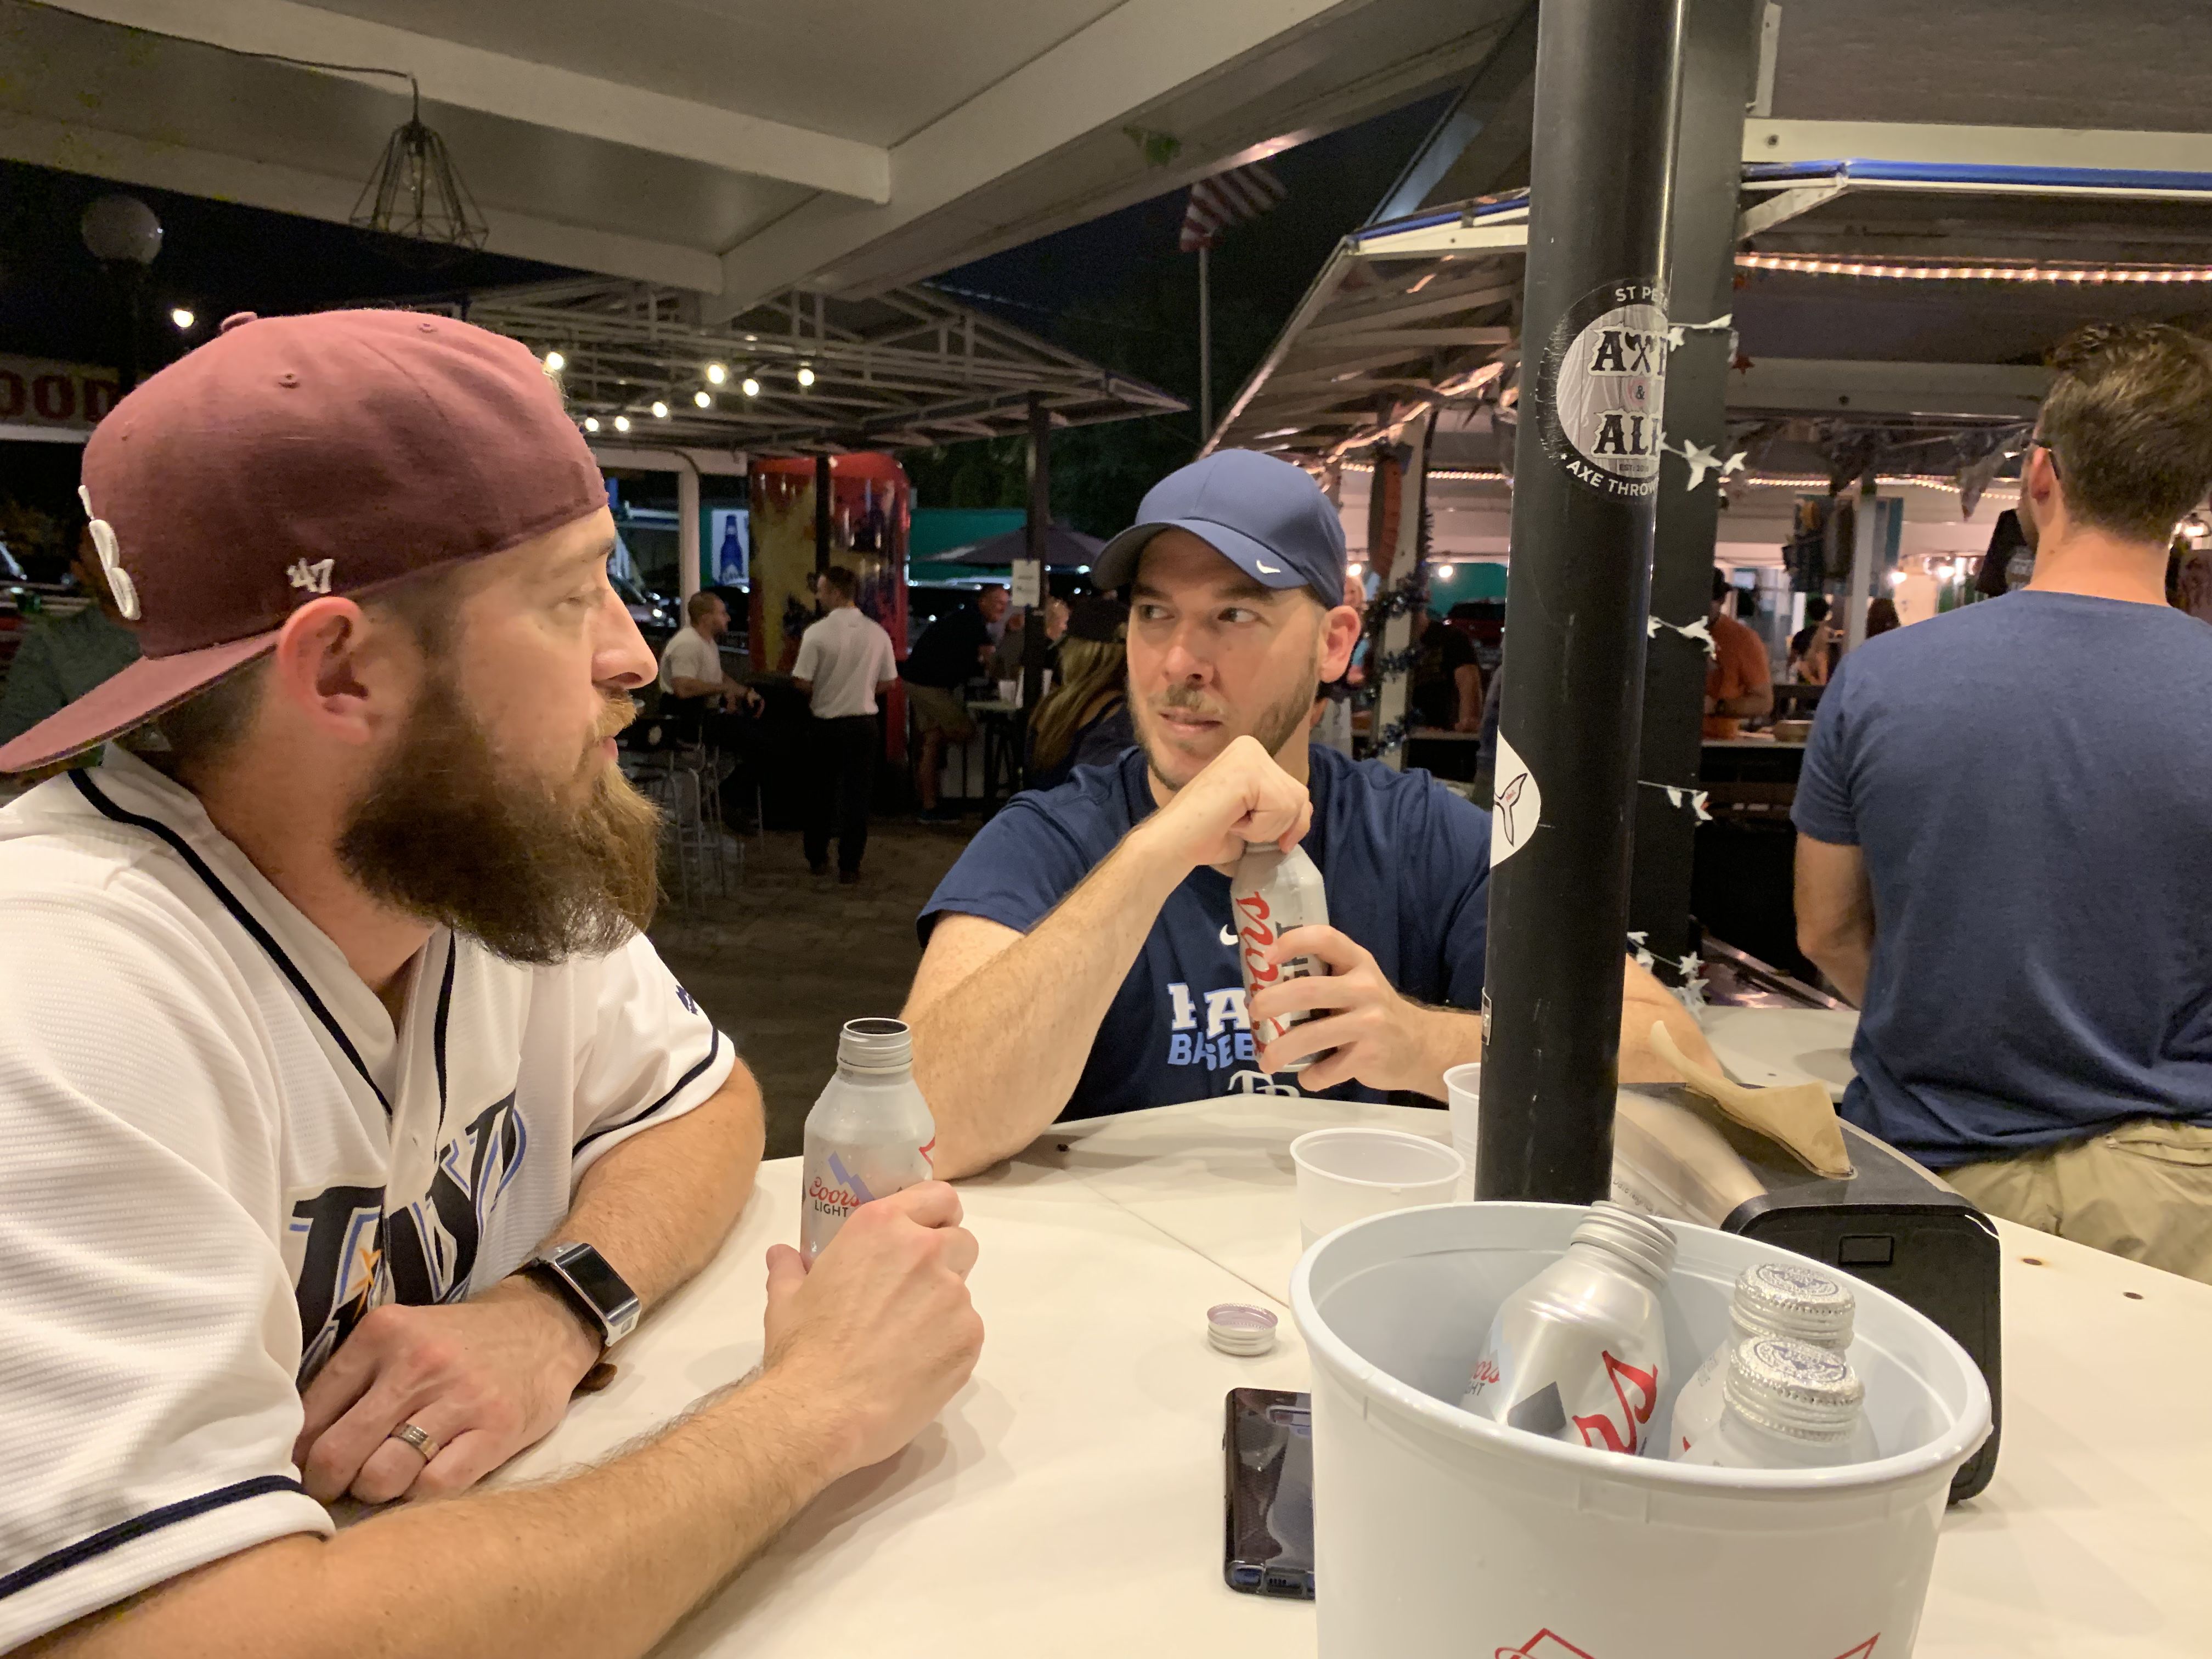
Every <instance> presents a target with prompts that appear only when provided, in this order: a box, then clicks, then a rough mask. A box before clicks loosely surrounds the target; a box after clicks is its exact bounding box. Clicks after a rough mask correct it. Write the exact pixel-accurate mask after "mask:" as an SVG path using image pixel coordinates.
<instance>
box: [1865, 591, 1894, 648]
mask: <svg viewBox="0 0 2212 1659" xmlns="http://www.w3.org/2000/svg"><path fill="white" fill-rule="evenodd" d="M1902 625H1903V622H1902V619H1901V618H1900V617H1899V616H1898V614H1897V601H1896V600H1895V599H1891V598H1890V597H1889V595H1887V593H1885V594H1883V595H1882V596H1881V598H1880V599H1869V600H1868V601H1867V631H1866V636H1867V638H1869V639H1870V640H1871V639H1874V638H1875V637H1876V636H1878V635H1883V634H1887V633H1888V632H1889V630H1890V629H1893V628H1898V627H1901V626H1902Z"/></svg>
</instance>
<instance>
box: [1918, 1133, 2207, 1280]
mask: <svg viewBox="0 0 2212 1659" xmlns="http://www.w3.org/2000/svg"><path fill="white" fill-rule="evenodd" d="M1942 1176H1943V1179H1944V1180H1946V1181H1948V1182H1950V1183H1951V1184H1952V1185H1953V1186H1954V1187H1955V1188H1958V1189H1959V1191H1960V1193H1962V1194H1965V1195H1966V1197H1967V1198H1969V1199H1971V1200H1973V1202H1974V1203H1976V1204H1977V1205H1978V1206H1981V1208H1982V1209H1984V1210H1985V1211H1987V1212H1989V1213H1990V1214H1991V1215H1994V1216H2002V1218H2004V1219H2006V1220H2007V1221H2016V1222H2018V1223H2020V1224H2021V1225H2022V1226H2024V1227H2033V1228H2035V1229H2037V1230H2038V1231H2042V1232H2046V1233H2056V1234H2057V1236H2058V1237H2061V1238H2070V1239H2072V1240H2073V1241H2074V1242H2075V1243H2077V1244H2087V1245H2089V1246H2091V1247H2092V1248H2093V1249H2100V1250H2109V1251H2111V1252H2112V1254H2113V1255H2124V1256H2126V1257H2127V1258H2128V1259H2129V1260H2130V1261H2142V1262H2146V1263H2148V1265H2149V1266H2151V1267H2163V1268H2165V1269H2166V1271H2167V1272H2168V1273H2180V1274H2182V1275H2183V1276H2185V1278H2189V1279H2202V1280H2203V1281H2204V1282H2205V1283H2207V1284H2212V1127H2207V1126H2205V1125H2203V1124H2196V1123H2168V1122H2166V1121H2162V1120H2157V1119H2150V1118H2145V1119H2143V1120H2142V1121H2138V1122H2135V1123H2124V1124H2122V1125H2121V1126H2120V1127H2118V1128H2117V1129H2112V1130H2108V1131H2106V1133H2103V1134H2101V1135H2099V1136H2098V1137H2097V1138H2096V1139H2093V1140H2085V1141H2080V1142H2077V1143H2075V1145H2073V1146H2054V1147H2051V1148H2050V1149H2049V1150H2048V1151H2045V1152H2023V1153H2021V1154H2020V1155H2019V1156H2018V1157H2016V1158H1992V1159H1990V1161H1989V1162H1988V1163H1985V1164H1961V1165H1960V1167H1959V1168H1957V1169H1955V1170H1943V1171H1942Z"/></svg>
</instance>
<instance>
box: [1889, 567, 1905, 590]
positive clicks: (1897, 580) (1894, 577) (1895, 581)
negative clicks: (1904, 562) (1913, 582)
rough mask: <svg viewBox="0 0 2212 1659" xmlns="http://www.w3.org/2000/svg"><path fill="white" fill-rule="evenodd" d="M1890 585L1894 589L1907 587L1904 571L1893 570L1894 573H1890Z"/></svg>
mask: <svg viewBox="0 0 2212 1659" xmlns="http://www.w3.org/2000/svg"><path fill="white" fill-rule="evenodd" d="M1889 585H1890V586H1892V587H1902V586H1905V573H1904V572H1903V571H1902V570H1893V571H1891V572H1890V573H1889Z"/></svg>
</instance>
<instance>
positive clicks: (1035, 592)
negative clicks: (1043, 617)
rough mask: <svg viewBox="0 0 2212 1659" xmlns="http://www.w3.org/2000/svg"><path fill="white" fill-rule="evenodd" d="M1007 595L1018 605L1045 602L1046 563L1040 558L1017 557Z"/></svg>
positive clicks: (1008, 582)
mask: <svg viewBox="0 0 2212 1659" xmlns="http://www.w3.org/2000/svg"><path fill="white" fill-rule="evenodd" d="M1006 597H1007V598H1008V599H1011V600H1012V602H1013V603H1014V604H1016V605H1042V604H1043V603H1044V564H1043V562H1042V560H1038V559H1016V560H1015V561H1014V574H1012V577H1010V578H1009V579H1008V580H1007V582H1006Z"/></svg>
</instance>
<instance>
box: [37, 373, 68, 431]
mask: <svg viewBox="0 0 2212 1659" xmlns="http://www.w3.org/2000/svg"><path fill="white" fill-rule="evenodd" d="M31 407H32V408H33V409H35V410H38V411H39V416H40V419H42V420H48V421H67V420H73V419H75V418H76V381H75V380H71V379H70V377H69V376H68V375H66V374H41V375H40V376H39V377H38V379H36V380H33V381H32V382H31Z"/></svg>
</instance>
